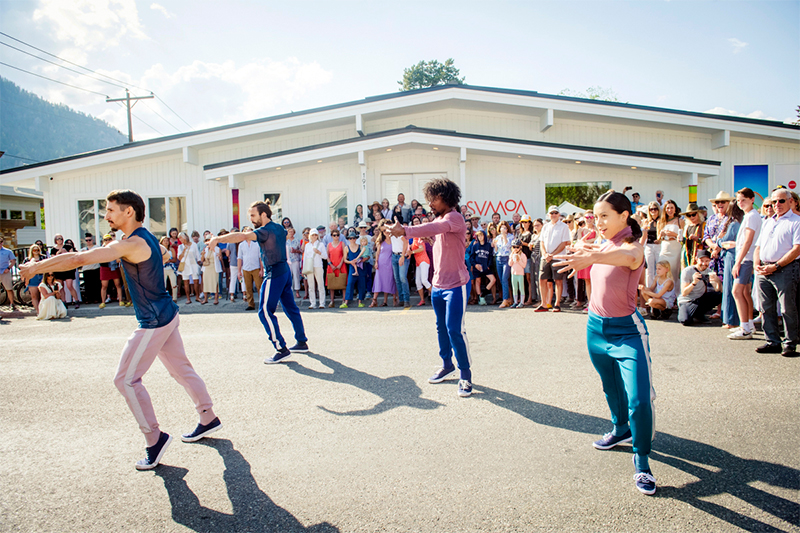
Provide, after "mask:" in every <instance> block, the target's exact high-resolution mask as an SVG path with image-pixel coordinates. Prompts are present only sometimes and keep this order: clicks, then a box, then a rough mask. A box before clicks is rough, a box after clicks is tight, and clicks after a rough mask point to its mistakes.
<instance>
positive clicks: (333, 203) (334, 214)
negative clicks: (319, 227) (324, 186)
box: [328, 191, 349, 226]
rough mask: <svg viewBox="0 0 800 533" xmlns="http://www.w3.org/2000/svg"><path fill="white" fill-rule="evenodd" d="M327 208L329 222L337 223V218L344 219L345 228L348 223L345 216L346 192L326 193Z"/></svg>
mask: <svg viewBox="0 0 800 533" xmlns="http://www.w3.org/2000/svg"><path fill="white" fill-rule="evenodd" d="M328 207H329V213H330V216H329V218H328V220H329V221H330V222H338V221H339V217H344V224H345V226H346V225H347V223H348V218H349V217H348V216H347V191H328Z"/></svg>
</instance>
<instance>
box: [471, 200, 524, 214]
mask: <svg viewBox="0 0 800 533" xmlns="http://www.w3.org/2000/svg"><path fill="white" fill-rule="evenodd" d="M478 202H479V201H478V200H470V201H468V202H467V203H466V206H467V209H469V210H470V212H471V213H477V214H479V215H481V216H486V215H491V214H492V213H500V214H503V215H508V214H509V213H512V214H513V213H520V214H525V215H527V214H528V210H527V209H525V204H523V203H522V200H514V199H509V200H505V201H504V200H499V201H497V202H494V203H493V202H490V201H488V200H484V201H483V203H480V204H479V203H478Z"/></svg>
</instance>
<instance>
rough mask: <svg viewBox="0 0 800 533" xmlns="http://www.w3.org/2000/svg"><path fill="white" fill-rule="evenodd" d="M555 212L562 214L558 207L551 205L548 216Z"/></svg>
mask: <svg viewBox="0 0 800 533" xmlns="http://www.w3.org/2000/svg"><path fill="white" fill-rule="evenodd" d="M553 212H556V213H561V211H559V210H558V206H557V205H551V206H550V208H549V209H548V210H547V214H548V215H549V214H550V213H553Z"/></svg>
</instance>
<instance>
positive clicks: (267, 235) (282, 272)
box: [208, 202, 308, 364]
mask: <svg viewBox="0 0 800 533" xmlns="http://www.w3.org/2000/svg"><path fill="white" fill-rule="evenodd" d="M247 213H248V215H249V216H250V222H252V223H253V227H255V228H256V230H255V231H252V232H250V233H239V232H236V233H228V234H226V235H220V236H217V237H214V238H212V239H211V240H210V241H209V243H208V245H209V246H214V245H216V244H218V243H221V242H224V243H228V242H234V243H240V242H243V241H258V245H259V246H260V247H261V260H262V262H263V263H264V271H265V272H264V281H263V283H262V284H261V299H260V301H259V306H258V318H259V320H261V324H262V325H263V326H264V329H265V330H266V331H267V335H268V336H269V340H270V342H272V345H273V346H274V347H275V355H273V356H271V357H267V358H266V359H264V362H265V363H267V364H272V363H281V362H283V361H285V360H286V358H287V357H289V356H290V355H292V352H307V351H308V344H306V341H307V340H308V338H307V337H306V331H305V328H304V327H303V318H302V317H301V316H300V309H299V308H298V307H297V303H295V301H294V292H293V291H292V271H291V269H290V268H289V263H287V262H286V230H285V229H283V226H281V225H280V224H276V223H275V222H273V221H272V209H270V206H269V202H254V203H253V204H252V205H251V206H250V209H248V210H247ZM279 301H280V302H281V307H282V308H283V312H284V313H285V314H286V316H287V317H288V318H289V320H291V322H292V326H293V327H294V338H295V340H296V341H297V343H296V344H295V345H294V346H292V347H291V348H287V347H286V341H285V340H284V338H283V335H281V328H280V327H278V317H276V316H275V310H276V309H277V308H278V302H279Z"/></svg>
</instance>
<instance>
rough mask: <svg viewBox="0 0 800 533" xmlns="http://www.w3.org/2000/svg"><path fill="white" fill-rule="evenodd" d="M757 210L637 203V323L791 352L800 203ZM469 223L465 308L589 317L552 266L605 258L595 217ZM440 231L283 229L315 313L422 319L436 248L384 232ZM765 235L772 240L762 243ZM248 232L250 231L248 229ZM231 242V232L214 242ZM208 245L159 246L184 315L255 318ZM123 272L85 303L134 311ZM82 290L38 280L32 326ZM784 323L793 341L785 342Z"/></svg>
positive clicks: (257, 263) (362, 214) (474, 219)
mask: <svg viewBox="0 0 800 533" xmlns="http://www.w3.org/2000/svg"><path fill="white" fill-rule="evenodd" d="M625 192H627V189H626V191H625ZM755 201H756V197H755V194H754V193H753V191H751V190H750V189H747V188H745V189H742V190H740V191H738V192H737V193H736V194H735V196H730V195H728V194H727V193H726V192H724V191H720V193H719V194H718V195H717V196H716V197H715V198H711V199H709V203H710V205H711V210H709V209H708V208H706V207H705V206H701V205H698V204H697V203H695V202H690V203H689V204H688V205H687V206H686V208H685V209H684V210H680V209H679V207H678V205H677V203H676V202H675V201H673V200H669V199H665V198H664V194H663V192H662V191H657V193H656V198H655V199H654V200H652V201H650V202H647V203H643V202H641V201H640V196H639V194H638V193H635V192H634V193H633V194H632V195H631V206H632V211H633V212H634V213H633V217H634V218H635V219H636V220H637V222H639V224H640V226H641V227H642V230H643V232H642V233H643V234H642V238H641V244H642V246H643V247H644V250H645V261H646V269H645V271H644V273H643V276H642V280H641V284H640V287H639V311H640V313H641V314H642V315H644V316H647V317H649V318H650V319H654V320H661V319H669V318H670V317H671V316H672V314H673V313H674V312H675V311H677V315H678V320H679V322H680V323H681V324H683V325H686V326H689V325H693V324H696V323H702V322H706V321H708V320H709V319H720V320H721V322H722V327H723V328H725V329H728V330H731V331H730V334H729V335H728V336H729V338H731V339H732V340H740V339H749V338H752V334H753V331H754V324H756V323H759V322H763V324H764V329H765V332H766V331H767V330H769V335H767V337H768V345H769V346H768V351H769V350H771V351H776V350H777V348H775V345H776V344H777V345H778V346H781V345H782V346H783V348H781V350H780V351H782V352H783V351H787V349H788V350H789V351H792V350H794V348H795V346H796V344H797V331H796V330H797V304H798V301H800V298H798V296H797V290H798V284H799V283H798V275H797V274H796V273H795V274H792V273H793V272H794V271H795V270H798V269H799V268H800V267H799V266H798V265H800V261H798V255H800V217H798V206H800V199H798V197H797V194H795V193H793V192H791V191H789V190H788V189H786V188H778V189H776V190H775V191H773V193H772V195H771V196H769V197H768V198H766V199H764V201H763V204H762V207H761V211H760V212H759V211H757V210H755V209H754V204H755ZM461 213H462V214H463V216H464V218H465V220H466V223H467V232H466V234H465V236H464V238H465V241H466V254H465V257H464V261H465V263H466V265H467V267H468V270H469V271H470V274H471V284H470V286H471V294H470V300H469V304H470V305H480V306H486V305H498V306H499V308H503V309H505V308H515V309H519V308H524V307H532V308H534V310H535V311H536V312H560V311H561V310H562V307H564V306H569V307H570V308H571V309H573V310H576V311H582V312H588V303H589V300H590V298H591V277H590V271H591V268H587V269H585V271H584V270H581V271H579V272H577V273H571V272H569V273H568V272H559V270H558V269H557V268H554V267H553V266H552V265H553V264H554V263H555V262H557V261H554V259H553V258H554V257H555V256H557V255H558V254H562V253H569V251H570V249H571V247H574V246H576V245H579V244H580V245H582V246H602V244H603V237H602V232H601V231H598V228H597V224H596V222H598V221H596V220H595V216H594V213H593V212H592V210H591V209H588V210H585V211H582V212H576V213H563V212H561V211H560V210H559V209H558V207H557V206H550V207H549V209H548V210H547V214H546V217H545V218H544V219H542V218H536V219H532V218H531V217H530V216H529V215H527V214H523V215H520V214H518V213H514V214H512V216H511V220H502V218H503V217H502V216H501V215H500V214H499V213H492V214H491V216H490V217H488V218H484V217H482V216H481V215H480V214H475V213H470V212H469V211H468V209H467V208H466V206H462V207H461ZM433 219H434V214H433V213H430V212H428V211H427V210H426V209H425V208H424V206H423V205H421V204H420V203H419V202H418V201H417V200H411V202H410V203H406V199H405V195H403V194H402V193H401V194H399V195H398V197H397V203H396V204H395V205H394V206H393V207H392V206H391V204H390V202H389V200H388V199H386V198H384V199H383V200H382V201H381V202H378V201H375V202H373V203H372V204H371V205H369V206H367V208H366V209H364V207H363V206H361V205H359V206H357V207H356V211H355V213H354V216H353V218H352V220H351V223H350V224H349V225H348V224H347V221H346V219H345V218H344V217H340V218H339V219H338V220H337V221H335V222H331V223H330V224H329V225H328V226H325V225H319V226H317V227H305V228H302V229H301V228H295V227H294V225H293V223H292V221H291V220H290V219H289V218H288V217H285V218H283V219H282V220H281V221H280V224H282V225H283V227H284V228H285V229H286V231H287V240H286V243H287V244H286V255H287V260H288V263H289V266H290V269H291V271H292V276H293V289H294V291H295V297H296V298H298V299H299V300H301V301H305V300H307V301H308V306H307V307H305V309H308V310H313V309H321V308H324V307H328V308H332V307H339V308H347V307H349V306H351V305H355V306H358V307H365V306H368V307H379V306H380V307H385V306H388V305H389V302H388V300H389V297H390V296H391V299H392V303H391V305H393V306H396V307H398V306H403V307H406V308H409V307H410V306H411V294H412V291H411V284H412V283H413V284H414V292H415V293H416V295H417V297H418V302H417V303H416V305H418V306H423V305H426V303H427V298H428V297H429V295H430V290H431V283H430V282H431V280H432V278H433V265H432V264H431V257H432V254H431V249H432V241H431V240H430V239H407V238H406V237H393V236H391V234H390V232H389V231H388V228H387V227H386V226H387V224H393V223H400V224H404V225H417V224H425V223H427V222H429V221H432V220H433ZM767 226H769V227H770V231H769V232H764V231H762V229H763V228H765V227H767ZM231 231H238V228H232V229H231ZM242 231H245V232H247V231H252V228H250V227H247V226H245V227H244V228H242ZM226 233H227V231H226V230H224V229H223V230H221V231H219V232H218V235H224V234H226ZM212 236H213V234H212V233H211V232H210V231H205V232H204V233H203V235H202V236H201V235H200V233H199V232H197V231H193V232H191V234H187V233H185V232H180V231H178V229H176V228H172V229H171V230H170V231H169V234H168V235H167V236H165V237H163V238H162V239H161V245H162V249H163V250H164V264H165V269H164V276H165V282H166V284H167V286H168V288H169V290H170V291H171V294H172V297H173V299H174V300H176V301H177V299H178V297H179V293H181V294H182V296H183V297H184V298H185V303H186V304H191V303H192V302H193V301H194V302H196V303H200V304H206V303H209V302H211V301H212V300H211V299H212V298H213V304H214V305H217V304H218V303H219V302H220V299H221V298H222V299H223V300H224V299H228V300H230V301H231V302H235V301H236V299H237V298H240V297H241V298H243V300H244V303H245V308H246V309H248V310H254V309H255V308H256V305H257V299H258V293H259V288H260V286H261V283H262V280H263V264H262V261H261V257H260V253H259V247H258V245H257V244H256V243H255V242H252V241H245V242H243V243H241V244H238V245H237V244H227V245H226V244H219V245H218V246H215V247H214V249H213V250H212V249H209V248H208V247H207V246H206V243H208V242H209V241H210V239H211V237H212ZM115 238H116V237H115V236H114V235H113V234H112V235H105V236H103V238H102V242H101V243H99V244H98V243H95V238H94V236H93V235H91V234H89V233H87V234H85V235H84V241H85V246H84V247H83V248H82V249H83V250H87V249H91V248H93V247H95V246H100V245H106V244H108V243H109V242H112V241H113V240H114V239H115ZM74 250H77V248H76V247H75V244H74V243H73V241H71V240H70V239H66V240H65V239H64V238H63V236H62V235H56V236H55V238H54V244H53V245H52V246H49V247H48V246H45V244H44V243H43V242H41V241H37V243H36V244H35V245H33V246H32V247H31V248H30V254H29V258H28V261H38V260H41V259H44V258H46V257H50V256H52V255H56V254H59V253H66V252H69V251H74ZM0 258H1V257H0ZM0 266H2V265H0ZM120 269H121V267H120V264H119V263H118V262H113V263H110V264H98V265H89V266H86V267H83V269H82V270H83V272H82V273H83V289H84V290H83V299H84V301H86V302H90V303H91V302H96V303H99V304H100V307H101V308H103V307H105V306H106V305H107V304H109V303H111V302H112V301H115V302H117V303H118V304H119V305H123V306H125V305H130V298H129V296H128V295H127V287H126V280H125V277H124V276H121V275H120ZM6 270H8V265H7V266H6ZM78 276H79V274H78V273H77V272H75V271H68V272H59V273H56V274H55V277H54V279H53V280H52V283H50V282H47V281H45V280H39V279H34V280H31V282H30V283H29V286H28V287H29V290H30V292H31V296H32V300H33V304H34V306H35V307H36V309H37V312H39V305H40V302H41V301H42V297H43V295H44V294H45V293H46V294H47V295H48V297H49V298H56V299H58V300H59V301H60V302H61V303H63V304H64V305H65V306H70V305H73V306H74V307H75V308H78V307H79V306H80V303H81V295H80V290H79V287H80V284H79V277H78ZM112 281H113V283H110V282H112ZM792 291H794V293H792ZM381 296H382V298H381ZM337 297H338V298H339V299H338V300H337ZM301 307H302V306H301ZM709 314H710V317H708V316H707V315H709ZM766 314H770V317H769V318H767V316H766ZM773 315H774V316H773ZM778 315H780V316H781V317H782V320H783V324H784V328H785V330H784V331H783V332H782V333H781V332H779V331H778V318H777V317H778ZM787 328H788V329H787ZM792 328H794V329H793V330H792ZM782 339H783V340H782Z"/></svg>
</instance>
